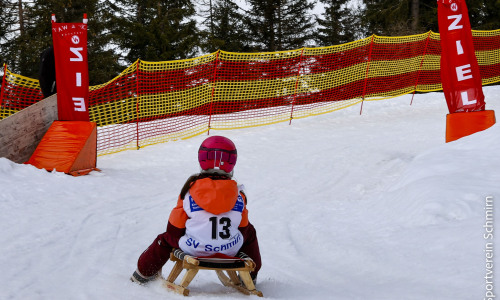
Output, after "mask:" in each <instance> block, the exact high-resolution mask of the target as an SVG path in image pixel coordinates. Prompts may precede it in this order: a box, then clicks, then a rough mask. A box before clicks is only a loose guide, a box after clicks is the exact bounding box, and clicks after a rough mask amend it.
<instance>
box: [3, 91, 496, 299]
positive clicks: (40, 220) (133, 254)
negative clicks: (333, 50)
mask: <svg viewBox="0 0 500 300" xmlns="http://www.w3.org/2000/svg"><path fill="white" fill-rule="evenodd" d="M484 92H485V95H486V101H487V108H488V109H496V110H497V115H500V87H498V86H495V87H485V88H484ZM410 98H411V96H404V97H399V98H396V99H392V100H385V101H378V102H365V104H364V107H363V115H361V116H359V106H355V107H351V108H348V109H344V110H342V111H338V112H334V113H331V114H327V115H322V116H318V117H311V118H307V119H302V120H294V121H293V123H292V125H291V126H288V124H287V123H286V124H285V123H283V124H277V125H272V126H267V127H260V128H251V129H244V130H235V131H219V132H212V134H220V135H226V136H228V137H229V138H231V139H232V140H233V141H234V142H235V144H236V146H237V148H238V164H237V166H236V168H235V177H236V179H237V180H239V181H240V182H241V183H244V184H245V187H246V190H247V194H248V198H249V204H248V208H249V211H250V215H249V217H250V220H251V222H252V223H253V224H254V225H255V227H256V229H257V232H258V236H259V243H260V247H261V252H262V257H263V268H262V270H261V272H260V274H259V281H258V289H259V290H261V291H262V292H263V293H264V296H265V297H266V298H268V299H363V300H365V299H370V300H373V299H384V300H388V299H405V300H409V299H426V300H427V299H440V300H444V299H450V300H451V299H453V300H457V299H464V300H465V299H483V297H484V292H485V279H484V276H485V254H484V247H485V239H484V238H483V233H484V228H483V225H484V222H485V210H484V207H485V202H484V201H485V198H486V197H487V196H492V197H493V198H494V199H500V184H499V182H500V159H499V153H500V127H499V126H498V125H495V126H493V127H492V128H490V129H489V130H486V131H484V132H481V133H478V134H475V135H473V136H470V137H466V138H463V139H461V140H459V141H456V142H452V143H449V144H445V143H444V134H445V115H446V113H447V108H446V103H445V100H444V97H443V96H442V94H440V93H430V94H424V95H416V96H415V99H414V101H413V105H412V106H410V105H409V103H410ZM204 138H205V136H199V137H195V138H192V139H189V140H185V141H178V142H171V143H166V144H162V145H156V146H150V147H146V148H144V149H141V150H140V151H126V152H121V153H118V154H113V155H107V156H103V157H99V159H98V167H99V168H101V169H102V170H103V171H102V172H101V173H98V172H92V173H91V174H90V175H88V176H82V177H76V178H74V177H70V176H67V175H64V174H61V173H57V172H52V173H49V172H46V171H43V170H38V169H36V168H34V167H32V166H28V165H18V164H14V163H12V162H10V161H8V160H6V159H4V158H0V212H1V214H2V216H1V218H0V228H1V231H0V245H1V246H0V269H1V270H2V272H1V273H0V282H2V287H1V288H0V299H184V298H183V297H182V296H178V295H175V294H173V293H171V292H168V291H167V290H165V289H164V288H163V287H161V286H160V284H159V283H153V284H152V285H151V286H150V287H147V288H145V287H141V286H138V285H135V284H132V283H131V282H130V281H129V277H130V275H131V274H132V272H133V271H134V269H135V267H136V262H137V258H138V257H139V255H140V254H141V253H142V251H143V250H145V249H146V247H147V246H148V245H149V244H150V243H151V242H152V241H153V240H154V238H155V237H156V235H157V234H159V233H161V232H162V231H163V230H164V229H165V226H166V222H167V219H168V216H169V213H170V210H171V209H172V208H173V207H174V206H175V204H176V200H177V195H178V193H179V191H180V188H181V187H182V185H183V183H184V181H185V180H186V179H187V177H189V175H191V174H192V173H195V172H197V171H198V165H197V160H196V157H197V154H196V153H197V149H198V147H199V145H200V143H201V141H202V140H203V139H204ZM499 208H500V204H497V205H496V211H498V209H499ZM497 215H499V214H498V213H497ZM495 224H496V225H500V224H499V221H498V219H497V220H495ZM499 228H500V227H499ZM497 244H498V243H497ZM496 247H497V248H496V249H495V256H496V257H499V259H500V253H499V252H500V250H499V249H500V245H497V246H496ZM499 261H500V260H499ZM171 267H172V263H171V262H169V263H167V265H166V267H165V268H166V269H167V270H169V269H170V268H171ZM497 273H498V272H497ZM499 276H500V275H497V277H496V278H500V277H499ZM190 289H191V295H190V298H193V299H247V298H248V296H244V295H240V294H238V293H237V292H235V291H233V290H231V289H229V288H226V287H223V286H222V285H221V284H220V283H219V282H218V279H217V277H216V275H215V273H213V274H212V273H209V272H203V271H202V272H200V273H199V275H198V276H197V277H196V278H195V280H194V281H193V282H192V283H191V285H190ZM497 290H499V291H500V287H497ZM499 293H500V292H499Z"/></svg>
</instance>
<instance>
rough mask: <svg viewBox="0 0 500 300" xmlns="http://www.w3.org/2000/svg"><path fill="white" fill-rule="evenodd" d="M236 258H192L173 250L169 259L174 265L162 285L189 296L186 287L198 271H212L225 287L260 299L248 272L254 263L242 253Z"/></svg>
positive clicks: (218, 256) (253, 266)
mask: <svg viewBox="0 0 500 300" xmlns="http://www.w3.org/2000/svg"><path fill="white" fill-rule="evenodd" d="M238 256H239V257H232V256H227V255H224V254H216V255H213V256H210V257H194V256H190V255H187V254H186V253H184V252H183V251H182V250H180V249H174V250H173V251H172V253H170V259H171V260H172V261H173V262H175V265H174V267H173V268H172V271H170V274H169V275H168V277H167V278H166V279H165V283H164V285H165V287H166V288H168V289H170V290H172V291H175V292H177V293H179V294H182V295H184V296H187V295H189V289H188V288H187V287H188V285H189V284H190V283H191V281H192V280H193V278H194V277H195V276H196V274H197V273H198V271H199V270H214V271H215V272H216V273H217V276H218V277H219V280H220V281H221V282H222V284H224V285H225V286H228V287H232V288H235V289H236V290H238V291H240V292H241V293H243V294H246V295H257V296H259V297H262V296H263V295H262V292H261V291H258V290H256V289H255V285H254V283H253V281H252V278H251V277H250V272H251V271H253V270H254V268H255V263H254V261H253V260H252V259H251V258H250V257H248V256H247V255H246V254H244V253H242V252H240V253H239V254H238ZM184 269H186V273H185V274H184V277H183V278H182V280H181V282H180V283H179V284H175V283H174V282H175V280H176V279H177V277H178V276H179V275H180V274H181V272H182V271H183V270H184Z"/></svg>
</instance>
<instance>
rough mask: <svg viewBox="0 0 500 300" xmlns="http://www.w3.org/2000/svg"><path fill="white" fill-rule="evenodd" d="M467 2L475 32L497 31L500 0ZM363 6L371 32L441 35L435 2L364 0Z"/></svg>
mask: <svg viewBox="0 0 500 300" xmlns="http://www.w3.org/2000/svg"><path fill="white" fill-rule="evenodd" d="M466 3H467V8H468V10H469V17H470V22H471V27H472V29H494V27H495V26H494V24H497V25H500V18H499V9H500V2H498V1H497V0H467V2H466ZM364 4H365V6H366V9H365V12H364V17H363V21H364V23H365V26H366V28H367V29H368V32H371V33H375V34H378V35H389V36H391V35H392V36H401V35H410V34H419V33H423V32H426V31H429V30H432V31H434V32H439V30H438V19H437V3H436V1H435V0H364ZM497 28H498V27H497Z"/></svg>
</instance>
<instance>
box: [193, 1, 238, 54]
mask: <svg viewBox="0 0 500 300" xmlns="http://www.w3.org/2000/svg"><path fill="white" fill-rule="evenodd" d="M204 4H205V6H206V7H208V9H207V10H205V11H202V13H204V14H205V21H204V22H203V23H202V24H203V25H204V26H205V27H206V29H205V30H203V31H202V37H203V43H202V49H203V50H204V51H206V52H214V51H217V50H218V49H221V50H225V51H229V52H245V51H248V38H247V36H248V35H247V34H246V32H245V28H244V24H243V15H242V14H241V13H240V8H239V7H238V5H236V4H235V3H234V1H233V0H207V1H206V2H205V3H204Z"/></svg>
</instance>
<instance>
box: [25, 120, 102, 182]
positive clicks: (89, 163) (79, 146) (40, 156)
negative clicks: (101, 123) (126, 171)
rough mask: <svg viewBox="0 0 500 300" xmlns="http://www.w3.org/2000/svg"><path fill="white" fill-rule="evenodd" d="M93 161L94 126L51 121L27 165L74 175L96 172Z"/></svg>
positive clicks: (95, 134) (95, 144)
mask: <svg viewBox="0 0 500 300" xmlns="http://www.w3.org/2000/svg"><path fill="white" fill-rule="evenodd" d="M96 160H97V126H96V123H94V122H84V121H54V123H52V125H51V126H50V128H49V130H48V131H47V133H45V135H44V137H43V138H42V140H41V141H40V144H38V147H37V148H36V150H35V152H34V153H33V155H32V156H31V158H30V159H29V160H28V161H27V162H26V163H27V164H31V165H34V166H35V167H37V168H40V169H46V170H48V171H52V170H54V169H55V170H56V171H59V172H64V173H68V174H71V175H74V176H77V175H85V174H88V173H89V172H90V171H92V170H97V168H96Z"/></svg>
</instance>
